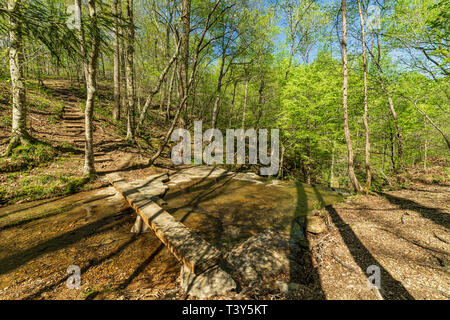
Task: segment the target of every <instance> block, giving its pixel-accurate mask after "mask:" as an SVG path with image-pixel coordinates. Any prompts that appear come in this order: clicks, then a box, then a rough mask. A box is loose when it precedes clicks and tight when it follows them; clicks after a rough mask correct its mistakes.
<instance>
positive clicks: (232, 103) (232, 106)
mask: <svg viewBox="0 0 450 320" xmlns="http://www.w3.org/2000/svg"><path fill="white" fill-rule="evenodd" d="M237 84H238V82H237V81H235V82H234V84H233V98H232V100H231V108H230V117H229V118H228V127H229V128H231V126H232V125H233V112H234V103H235V100H236V86H237Z"/></svg>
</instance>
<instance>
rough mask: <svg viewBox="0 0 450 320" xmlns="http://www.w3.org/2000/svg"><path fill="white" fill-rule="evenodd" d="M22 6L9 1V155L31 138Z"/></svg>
mask: <svg viewBox="0 0 450 320" xmlns="http://www.w3.org/2000/svg"><path fill="white" fill-rule="evenodd" d="M20 6H21V3H20V0H9V1H8V11H9V12H10V13H11V15H10V16H9V26H10V28H9V41H10V47H9V68H10V74H11V91H12V132H11V140H10V142H9V145H8V148H7V150H6V154H7V155H9V154H10V153H11V151H12V149H13V148H15V147H16V146H18V145H19V144H25V143H27V142H28V138H29V136H28V132H27V125H26V122H27V105H26V95H25V83H24V77H23V43H22V29H21V23H20V21H19V18H17V16H15V14H16V13H17V12H18V11H19V9H20Z"/></svg>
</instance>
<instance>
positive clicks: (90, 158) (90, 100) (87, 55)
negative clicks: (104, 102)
mask: <svg viewBox="0 0 450 320" xmlns="http://www.w3.org/2000/svg"><path fill="white" fill-rule="evenodd" d="M76 3H77V6H78V8H79V14H80V15H81V0H76ZM88 9H89V16H90V18H91V19H90V20H91V23H90V26H89V28H90V29H91V31H92V33H93V37H94V38H93V39H92V41H91V43H92V44H91V48H90V50H89V52H88V50H87V48H86V41H85V39H84V34H83V32H82V30H83V28H81V31H80V39H81V51H82V54H83V58H84V72H85V79H86V89H87V97H86V108H85V116H84V121H85V152H84V167H83V173H84V174H85V175H88V174H94V173H95V167H94V147H93V133H94V130H93V124H92V120H93V114H94V99H95V93H96V89H97V82H96V81H97V68H98V57H99V46H100V33H99V30H98V25H97V10H96V7H95V1H94V0H89V1H88ZM79 21H81V16H80V20H79Z"/></svg>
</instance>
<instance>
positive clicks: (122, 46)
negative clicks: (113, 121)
mask: <svg viewBox="0 0 450 320" xmlns="http://www.w3.org/2000/svg"><path fill="white" fill-rule="evenodd" d="M124 3H125V2H122V1H121V0H119V2H118V8H117V9H118V13H117V14H118V16H119V17H120V18H121V19H123V18H124V16H125V14H123V12H124V10H122V9H123V5H124ZM122 24H123V22H122ZM125 34H126V27H124V26H120V27H119V58H120V67H119V72H120V87H121V89H120V92H121V94H120V98H121V103H120V105H121V106H122V107H123V108H127V103H128V98H127V84H126V82H127V81H126V70H125V65H126V59H127V58H126V55H127V53H126V48H125ZM119 117H120V115H119Z"/></svg>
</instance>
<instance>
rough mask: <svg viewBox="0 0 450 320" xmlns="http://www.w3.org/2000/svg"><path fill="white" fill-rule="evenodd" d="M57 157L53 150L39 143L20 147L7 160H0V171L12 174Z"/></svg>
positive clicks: (34, 142)
mask: <svg viewBox="0 0 450 320" xmlns="http://www.w3.org/2000/svg"><path fill="white" fill-rule="evenodd" d="M56 156H57V153H56V151H55V149H54V148H53V147H52V146H50V145H48V144H45V143H42V142H40V141H33V142H32V143H29V144H26V145H21V146H18V147H16V148H15V149H13V151H12V154H11V156H10V157H9V158H0V171H1V172H12V171H18V170H23V169H31V168H33V167H35V166H38V165H40V164H43V163H47V162H49V161H52V160H53V159H54V158H55V157H56Z"/></svg>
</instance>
